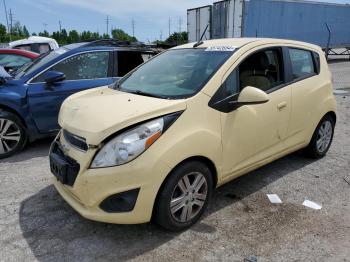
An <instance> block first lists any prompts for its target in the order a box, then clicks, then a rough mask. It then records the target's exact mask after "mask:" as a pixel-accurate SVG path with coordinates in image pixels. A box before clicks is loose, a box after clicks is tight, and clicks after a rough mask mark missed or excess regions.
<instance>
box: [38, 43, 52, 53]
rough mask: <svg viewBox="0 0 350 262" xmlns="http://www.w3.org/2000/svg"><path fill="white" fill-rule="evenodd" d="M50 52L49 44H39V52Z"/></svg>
mask: <svg viewBox="0 0 350 262" xmlns="http://www.w3.org/2000/svg"><path fill="white" fill-rule="evenodd" d="M47 52H50V46H49V45H48V44H40V45H39V53H40V54H44V53H47Z"/></svg>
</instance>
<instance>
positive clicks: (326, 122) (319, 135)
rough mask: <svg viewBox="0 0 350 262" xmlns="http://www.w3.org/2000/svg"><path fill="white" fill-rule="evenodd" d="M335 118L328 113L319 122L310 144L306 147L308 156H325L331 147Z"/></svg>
mask: <svg viewBox="0 0 350 262" xmlns="http://www.w3.org/2000/svg"><path fill="white" fill-rule="evenodd" d="M334 125H335V123H334V120H333V118H332V117H331V116H329V115H326V116H325V117H323V118H322V120H321V121H320V123H319V124H318V126H317V128H316V130H315V132H314V134H313V136H312V139H311V141H310V144H309V145H308V147H306V148H305V153H306V154H307V156H310V157H313V158H321V157H323V156H325V155H326V154H327V152H328V149H329V148H330V146H331V144H332V140H333V135H334Z"/></svg>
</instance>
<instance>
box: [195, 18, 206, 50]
mask: <svg viewBox="0 0 350 262" xmlns="http://www.w3.org/2000/svg"><path fill="white" fill-rule="evenodd" d="M208 27H209V24H207V26H206V27H205V29H204V32H203V34H202V36H201V38H200V39H199V40H198V42H197V43H195V44H194V45H193V47H198V46H200V45H201V44H203V41H202V39H203V37H204V35H205V33H206V32H207V30H208Z"/></svg>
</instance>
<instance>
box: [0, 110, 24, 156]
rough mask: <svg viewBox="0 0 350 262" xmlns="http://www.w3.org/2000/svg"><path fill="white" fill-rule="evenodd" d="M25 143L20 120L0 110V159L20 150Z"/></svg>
mask: <svg viewBox="0 0 350 262" xmlns="http://www.w3.org/2000/svg"><path fill="white" fill-rule="evenodd" d="M26 141H27V136H26V132H25V128H24V126H23V125H22V123H21V120H20V119H19V118H18V117H17V116H16V115H15V114H12V113H10V112H7V111H1V110H0V159H2V158H6V157H9V156H11V155H13V154H15V153H16V152H18V151H20V150H22V149H23V147H24V146H25V144H26Z"/></svg>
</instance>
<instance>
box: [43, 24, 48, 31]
mask: <svg viewBox="0 0 350 262" xmlns="http://www.w3.org/2000/svg"><path fill="white" fill-rule="evenodd" d="M43 26H44V32H45V31H46V27H47V23H43Z"/></svg>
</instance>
